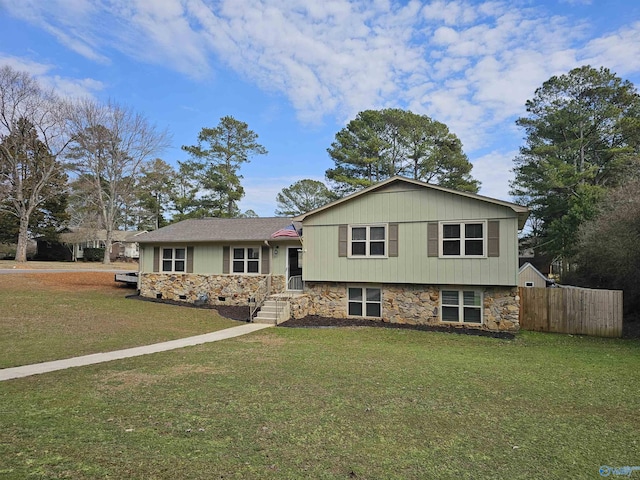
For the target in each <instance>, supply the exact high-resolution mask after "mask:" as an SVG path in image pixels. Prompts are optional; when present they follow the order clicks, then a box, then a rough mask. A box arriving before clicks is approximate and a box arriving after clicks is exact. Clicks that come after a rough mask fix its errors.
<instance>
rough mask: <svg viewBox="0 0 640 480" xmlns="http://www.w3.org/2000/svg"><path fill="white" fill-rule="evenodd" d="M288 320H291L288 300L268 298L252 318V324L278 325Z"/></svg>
mask: <svg viewBox="0 0 640 480" xmlns="http://www.w3.org/2000/svg"><path fill="white" fill-rule="evenodd" d="M289 318H291V314H290V306H289V300H288V299H287V298H272V297H269V298H268V299H267V300H265V302H264V305H262V308H261V309H260V310H259V311H258V315H256V316H255V317H254V318H253V323H265V324H268V325H278V324H279V323H282V322H286V321H287V320H289Z"/></svg>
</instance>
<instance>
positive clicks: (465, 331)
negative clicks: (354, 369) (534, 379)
mask: <svg viewBox="0 0 640 480" xmlns="http://www.w3.org/2000/svg"><path fill="white" fill-rule="evenodd" d="M278 326H279V327H289V328H310V327H311V328H314V327H315V328H328V327H379V328H396V329H404V330H419V331H423V332H443V333H458V334H462V335H476V336H479V337H491V338H504V339H509V340H511V339H514V338H515V335H514V334H512V333H509V332H488V331H486V330H477V329H474V328H465V327H448V326H446V325H408V324H400V323H389V322H376V321H373V320H363V319H357V318H328V317H320V316H317V315H308V316H306V317H304V318H299V319H291V320H287V321H286V322H284V323H282V324H280V325H278Z"/></svg>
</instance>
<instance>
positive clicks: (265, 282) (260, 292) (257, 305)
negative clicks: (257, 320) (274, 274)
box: [249, 274, 271, 322]
mask: <svg viewBox="0 0 640 480" xmlns="http://www.w3.org/2000/svg"><path fill="white" fill-rule="evenodd" d="M269 295H271V274H268V275H267V276H266V277H265V278H263V279H262V281H260V283H259V284H258V288H256V291H255V293H254V294H253V296H252V297H250V298H249V322H253V319H254V317H255V316H256V312H257V311H258V310H260V309H261V308H262V305H264V302H265V300H266V299H267V297H268V296H269Z"/></svg>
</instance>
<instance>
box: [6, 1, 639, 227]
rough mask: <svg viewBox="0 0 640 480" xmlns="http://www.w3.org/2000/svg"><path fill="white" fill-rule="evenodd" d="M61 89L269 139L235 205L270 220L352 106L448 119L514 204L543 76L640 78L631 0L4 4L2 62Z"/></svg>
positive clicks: (188, 126) (176, 152)
mask: <svg viewBox="0 0 640 480" xmlns="http://www.w3.org/2000/svg"><path fill="white" fill-rule="evenodd" d="M4 64H8V65H10V66H12V67H13V68H16V69H19V70H26V71H28V72H30V73H31V74H33V75H34V76H36V77H37V78H38V79H39V80H40V81H41V82H42V83H44V84H45V85H49V86H52V87H54V88H55V89H56V90H57V91H58V92H59V93H60V94H61V95H64V96H70V97H75V96H90V97H93V98H96V99H98V100H108V99H113V100H115V101H116V102H118V103H121V104H125V105H127V106H130V107H132V108H133V109H134V110H136V111H137V112H140V113H142V114H144V115H145V116H146V117H147V118H148V119H149V120H150V121H151V122H152V123H154V124H156V125H157V126H158V127H159V128H161V129H164V128H166V129H168V131H169V132H170V133H171V134H172V147H171V148H169V149H168V150H166V151H165V152H163V153H162V154H161V155H159V156H160V157H161V158H163V159H164V160H166V161H168V162H169V163H172V164H174V165H175V164H176V162H177V161H178V160H183V159H186V156H185V154H184V152H182V151H181V149H180V146H181V145H192V144H195V143H196V137H197V135H198V132H199V131H200V129H201V128H202V127H214V126H216V125H217V123H218V121H219V119H220V118H221V117H223V116H225V115H233V116H234V117H235V118H237V119H239V120H242V121H244V122H247V123H248V124H249V127H250V128H251V129H252V130H254V131H255V132H256V133H257V134H258V135H259V141H260V142H261V143H262V144H263V145H264V146H265V147H266V148H267V149H268V150H269V154H268V155H267V156H260V157H256V158H254V159H253V160H252V161H251V163H249V164H245V165H244V166H243V167H242V170H241V174H242V175H243V176H244V180H243V185H244V187H245V190H246V196H245V198H244V199H243V200H242V202H241V203H240V207H241V208H242V209H243V210H247V209H253V210H255V211H256V212H257V213H258V214H259V215H260V216H271V215H273V213H274V210H275V196H276V194H277V193H278V192H279V191H280V190H282V188H283V187H287V186H289V185H291V184H292V183H294V182H295V181H297V180H300V179H303V178H313V179H317V180H323V179H324V172H325V170H326V169H327V168H330V167H332V166H333V162H332V161H331V159H330V158H329V156H328V154H327V152H326V149H327V147H329V146H330V144H331V142H332V141H333V139H334V136H335V134H336V132H338V131H339V130H340V129H341V128H342V127H344V126H345V125H346V123H347V122H348V121H349V120H350V119H352V118H354V117H355V115H356V114H357V113H358V112H359V111H362V110H366V109H378V108H387V107H398V108H406V109H410V110H412V111H414V112H416V113H420V114H426V115H429V116H430V117H431V118H433V119H435V120H438V121H440V122H443V123H445V124H447V125H448V126H449V128H450V130H451V131H453V132H454V133H455V134H456V135H458V137H459V138H460V139H461V140H462V142H463V145H464V151H465V153H466V154H467V155H468V156H469V159H470V160H471V162H472V163H473V164H474V168H473V171H472V174H473V176H474V177H475V178H477V179H479V180H480V181H481V182H482V188H481V193H482V194H484V195H488V196H491V197H496V198H500V199H503V200H509V195H508V190H509V185H508V184H509V180H510V179H511V178H512V173H511V168H512V161H513V158H514V156H515V155H516V154H517V151H518V147H519V146H520V145H521V144H522V138H523V132H522V131H520V130H519V129H517V128H516V126H515V119H516V118H518V117H520V116H523V115H525V113H526V112H525V109H524V104H525V101H526V100H527V99H529V98H532V97H533V95H534V92H535V89H536V88H537V87H539V86H540V85H541V84H542V82H544V81H545V80H547V79H548V78H549V77H551V76H552V75H558V74H563V73H566V72H568V71H569V70H571V69H572V68H575V67H578V66H581V65H585V64H589V65H592V66H594V67H600V66H605V67H608V68H610V69H611V70H612V71H613V72H615V73H617V74H618V75H619V76H620V77H622V78H624V79H627V80H630V81H632V82H633V83H634V84H635V85H637V86H640V2H636V1H635V0H556V1H552V0H547V1H535V0H511V1H486V2H481V1H426V0H423V1H413V0H410V1H392V0H371V1H357V0H351V1H349V0H325V1H315V0H314V1H311V0H218V1H209V0H93V1H88V0H87V1H85V0H0V65H4Z"/></svg>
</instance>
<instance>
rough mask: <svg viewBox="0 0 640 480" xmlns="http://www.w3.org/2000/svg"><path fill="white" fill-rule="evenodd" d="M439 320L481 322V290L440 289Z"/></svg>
mask: <svg viewBox="0 0 640 480" xmlns="http://www.w3.org/2000/svg"><path fill="white" fill-rule="evenodd" d="M440 309H441V312H442V313H441V318H440V319H441V320H442V321H443V322H454V323H476V324H480V323H482V292H480V291H478V290H441V291H440Z"/></svg>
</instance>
